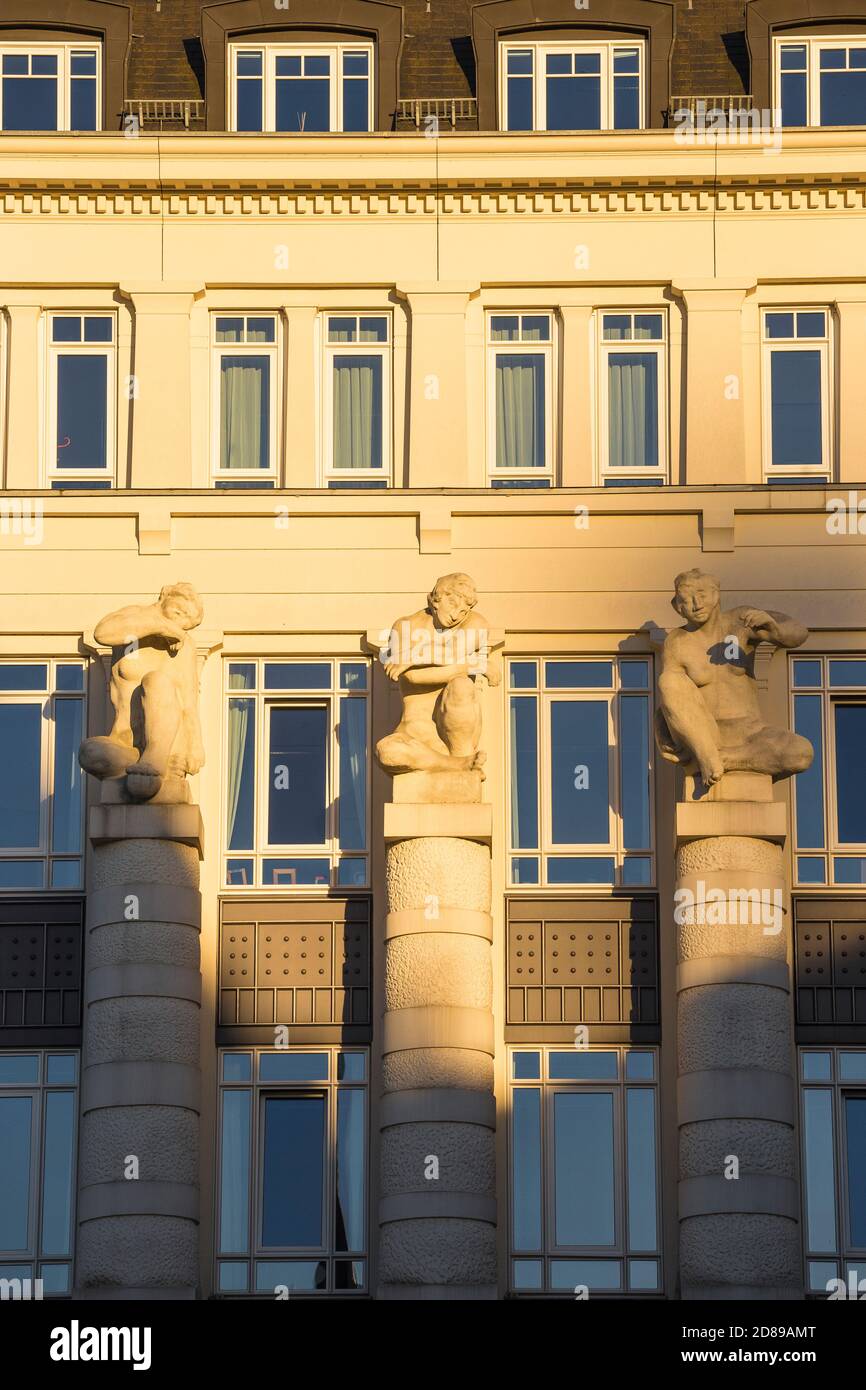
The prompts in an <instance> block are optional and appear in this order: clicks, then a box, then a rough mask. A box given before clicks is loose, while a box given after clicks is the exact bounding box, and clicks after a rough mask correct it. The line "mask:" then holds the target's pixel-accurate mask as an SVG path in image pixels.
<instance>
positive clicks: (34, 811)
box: [0, 704, 42, 875]
mask: <svg viewBox="0 0 866 1390" xmlns="http://www.w3.org/2000/svg"><path fill="white" fill-rule="evenodd" d="M0 750H2V754H3V796H2V798H0V848H2V849H25V848H27V849H37V848H38V847H39V820H40V807H41V801H42V706H41V705H35V704H34V705H0ZM40 875H41V869H40Z"/></svg>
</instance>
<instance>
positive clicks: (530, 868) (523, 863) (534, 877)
mask: <svg viewBox="0 0 866 1390" xmlns="http://www.w3.org/2000/svg"><path fill="white" fill-rule="evenodd" d="M538 881H539V864H538V860H537V859H512V861H511V882H512V883H538Z"/></svg>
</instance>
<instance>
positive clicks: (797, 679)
mask: <svg viewBox="0 0 866 1390" xmlns="http://www.w3.org/2000/svg"><path fill="white" fill-rule="evenodd" d="M820 684H821V663H820V661H795V662H794V689H795V690H801V689H803V688H808V687H809V686H815V685H820Z"/></svg>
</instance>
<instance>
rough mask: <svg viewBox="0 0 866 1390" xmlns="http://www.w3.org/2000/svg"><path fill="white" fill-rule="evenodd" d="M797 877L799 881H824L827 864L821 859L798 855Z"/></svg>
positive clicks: (825, 880) (825, 879)
mask: <svg viewBox="0 0 866 1390" xmlns="http://www.w3.org/2000/svg"><path fill="white" fill-rule="evenodd" d="M797 878H798V880H799V882H800V883H826V882H827V865H826V864H825V862H824V860H823V859H810V858H809V857H808V856H806V855H800V856H799V857H798V859H797Z"/></svg>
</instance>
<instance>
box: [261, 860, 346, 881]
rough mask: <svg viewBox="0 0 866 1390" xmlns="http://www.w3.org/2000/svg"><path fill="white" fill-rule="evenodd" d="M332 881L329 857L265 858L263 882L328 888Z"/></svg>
mask: <svg viewBox="0 0 866 1390" xmlns="http://www.w3.org/2000/svg"><path fill="white" fill-rule="evenodd" d="M330 881H331V862H330V860H329V859H265V860H264V862H263V864H262V882H263V883H264V884H265V885H266V886H268V887H271V886H273V887H275V888H295V887H297V888H304V887H310V888H312V887H316V888H327V886H328V884H329V883H330Z"/></svg>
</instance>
